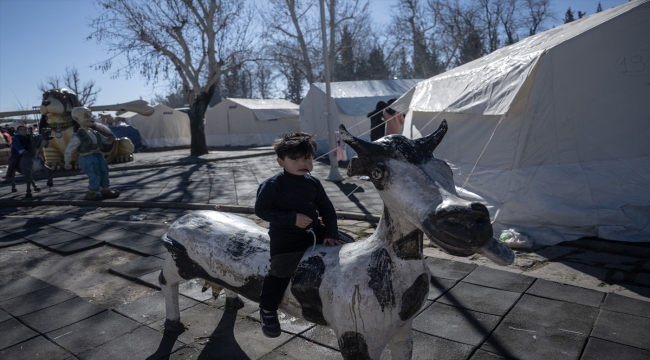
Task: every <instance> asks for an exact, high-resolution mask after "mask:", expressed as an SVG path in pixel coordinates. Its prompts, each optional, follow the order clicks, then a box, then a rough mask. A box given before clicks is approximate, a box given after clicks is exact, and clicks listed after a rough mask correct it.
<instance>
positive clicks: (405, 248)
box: [393, 229, 424, 260]
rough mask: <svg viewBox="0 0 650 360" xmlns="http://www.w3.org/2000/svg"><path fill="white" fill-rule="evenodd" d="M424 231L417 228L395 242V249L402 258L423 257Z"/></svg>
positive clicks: (414, 258)
mask: <svg viewBox="0 0 650 360" xmlns="http://www.w3.org/2000/svg"><path fill="white" fill-rule="evenodd" d="M423 236H424V235H423V233H422V231H420V230H418V229H415V230H413V231H411V232H410V233H408V234H406V235H405V236H403V237H401V238H399V239H397V241H394V242H393V251H395V254H396V255H397V257H398V258H400V259H402V260H421V259H422V240H423Z"/></svg>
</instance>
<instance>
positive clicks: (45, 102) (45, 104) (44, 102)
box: [41, 100, 50, 106]
mask: <svg viewBox="0 0 650 360" xmlns="http://www.w3.org/2000/svg"><path fill="white" fill-rule="evenodd" d="M41 104H42V105H43V106H48V105H50V100H43V102H42V103H41Z"/></svg>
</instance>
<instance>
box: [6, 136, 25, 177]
mask: <svg viewBox="0 0 650 360" xmlns="http://www.w3.org/2000/svg"><path fill="white" fill-rule="evenodd" d="M27 135H29V132H28V130H27V127H26V126H23V125H20V126H18V129H17V131H16V133H15V134H14V137H13V139H12V140H11V155H10V156H9V164H8V165H7V175H5V177H4V178H5V179H6V180H7V181H8V180H11V178H12V177H14V175H15V174H16V168H17V167H18V162H19V161H20V157H21V156H22V155H23V153H24V152H25V151H27V141H28V139H27Z"/></svg>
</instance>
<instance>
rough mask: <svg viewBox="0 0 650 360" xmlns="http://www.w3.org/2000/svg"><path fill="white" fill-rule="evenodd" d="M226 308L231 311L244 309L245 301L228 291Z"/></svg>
mask: <svg viewBox="0 0 650 360" xmlns="http://www.w3.org/2000/svg"><path fill="white" fill-rule="evenodd" d="M226 307H228V308H231V309H241V308H243V307H244V301H242V299H240V298H239V295H238V294H237V293H236V292H232V291H230V290H228V289H226Z"/></svg>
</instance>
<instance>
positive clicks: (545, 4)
mask: <svg viewBox="0 0 650 360" xmlns="http://www.w3.org/2000/svg"><path fill="white" fill-rule="evenodd" d="M524 8H525V11H526V13H527V14H526V16H525V17H524V19H525V21H526V24H527V25H528V35H529V36H533V35H535V34H537V31H538V30H539V27H540V26H541V25H542V24H543V23H544V22H545V21H546V20H550V19H553V18H554V15H553V13H552V12H551V0H524Z"/></svg>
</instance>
